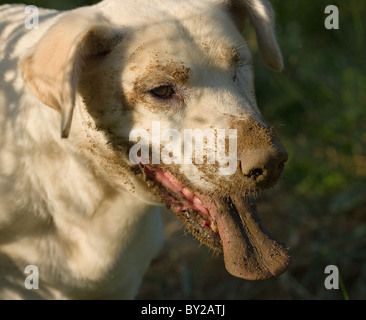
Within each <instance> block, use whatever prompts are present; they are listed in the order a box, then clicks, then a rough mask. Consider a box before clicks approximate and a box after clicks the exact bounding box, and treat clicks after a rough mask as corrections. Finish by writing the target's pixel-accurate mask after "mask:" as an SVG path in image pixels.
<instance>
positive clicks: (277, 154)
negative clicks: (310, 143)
mask: <svg viewBox="0 0 366 320" xmlns="http://www.w3.org/2000/svg"><path fill="white" fill-rule="evenodd" d="M287 159H288V154H287V151H286V149H285V148H284V146H283V145H282V144H281V143H280V142H279V141H274V142H273V143H272V144H271V145H270V146H269V147H267V148H265V149H253V150H243V151H242V152H241V154H240V157H239V161H240V166H241V171H242V173H243V175H244V176H245V177H246V178H248V179H250V180H253V181H255V182H256V183H258V184H260V186H261V187H263V188H266V187H271V186H273V185H274V184H276V182H277V181H278V179H279V178H280V177H281V175H282V172H283V169H284V167H285V163H286V161H287Z"/></svg>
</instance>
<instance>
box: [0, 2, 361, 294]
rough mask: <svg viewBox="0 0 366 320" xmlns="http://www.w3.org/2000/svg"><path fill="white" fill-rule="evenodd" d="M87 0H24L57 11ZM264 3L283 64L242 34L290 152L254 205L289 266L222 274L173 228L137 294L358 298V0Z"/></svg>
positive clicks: (259, 88) (262, 101) (262, 96)
mask: <svg viewBox="0 0 366 320" xmlns="http://www.w3.org/2000/svg"><path fill="white" fill-rule="evenodd" d="M169 1H173V0H169ZM197 1H199V0H197ZM2 2H4V1H2V0H0V3H2ZM13 2H16V1H13ZM95 2H97V1H86V0H63V1H60V0H38V1H37V0H34V1H23V3H28V4H34V5H38V6H41V7H49V8H56V9H68V8H72V7H77V6H81V5H84V4H92V3H95ZM4 3H5V2H4ZM272 3H273V5H274V7H275V11H276V18H277V20H276V29H277V35H278V39H279V44H280V47H281V49H282V53H283V57H284V62H285V69H284V71H283V72H281V73H274V72H272V71H269V70H267V69H266V68H265V67H264V66H263V63H262V62H261V60H260V55H259V53H258V52H257V50H256V43H255V38H254V36H253V31H250V30H251V29H250V28H249V31H247V35H248V36H249V44H250V46H251V47H252V49H253V54H254V62H255V73H256V92H257V99H258V105H259V107H260V109H261V110H262V112H263V115H264V117H265V119H266V120H267V121H268V122H269V123H271V124H272V125H274V126H275V127H276V128H277V130H278V131H279V133H280V135H281V138H282V140H283V142H284V144H285V146H286V148H287V149H288V151H289V154H290V159H289V162H288V165H287V167H286V170H285V174H284V177H283V179H282V181H281V184H280V186H278V187H277V188H276V189H275V190H274V191H273V192H270V193H269V194H268V195H265V196H264V199H263V201H262V204H261V205H260V206H261V210H262V211H264V212H265V213H267V214H268V215H267V217H263V218H264V219H263V220H266V219H267V220H269V224H270V225H271V228H270V229H271V230H273V231H274V234H276V235H281V236H279V237H280V238H281V239H283V240H286V238H287V240H286V241H285V242H286V243H287V245H289V246H290V247H291V249H292V254H293V261H294V263H293V266H292V268H291V269H290V271H288V272H287V273H285V274H284V275H283V276H281V277H280V278H279V279H274V280H270V281H268V282H260V283H259V284H258V283H255V284H253V283H252V282H243V281H242V280H237V279H233V278H230V276H228V275H226V274H225V275H223V274H222V273H220V272H225V271H224V268H223V266H222V265H221V264H220V267H219V268H218V267H217V266H216V267H214V266H213V264H212V257H206V256H207V254H206V255H205V253H204V252H207V251H204V250H203V249H202V248H199V249H198V250H199V251H194V252H195V253H192V251H188V253H187V254H186V255H185V254H184V252H187V250H188V248H187V244H186V241H182V240H181V238H179V236H177V237H178V238H179V239H180V240H179V241H176V240H170V242H169V241H168V244H167V247H166V248H165V252H163V253H162V255H161V256H160V258H159V259H157V261H156V262H155V263H154V264H153V266H152V268H151V270H150V271H149V274H148V276H147V279H146V281H145V283H144V286H143V290H142V293H141V295H140V297H142V298H152V297H154V298H166V299H167V298H203V297H204V298H211V299H217V298H231V299H235V298H256V299H260V298H271V299H273V298H300V299H313V298H314V299H316V298H318V299H319V298H325V299H345V298H347V297H348V296H349V297H350V298H351V299H365V298H366V223H365V222H366V219H365V216H366V182H365V177H366V113H365V108H366V63H365V57H366V50H365V48H366V46H365V39H366V25H365V23H364V21H363V19H364V16H365V14H366V1H364V0H347V1H344V0H314V1H309V0H293V1H283V0H272ZM327 5H336V6H337V7H338V8H339V17H340V29H339V30H327V29H326V28H325V27H324V20H325V18H326V17H327V14H325V13H324V9H325V7H326V6H327ZM266 208H267V209H266ZM271 212H273V214H272V213H271ZM179 232H180V234H181V231H179ZM173 233H174V232H172V231H171V232H170V234H171V235H170V236H169V239H174V237H173V236H172V234H173ZM284 238H285V239H284ZM169 239H168V240H169ZM183 243H184V248H183ZM169 244H170V245H169ZM172 244H174V245H172ZM178 250H180V253H181V254H182V255H181V258H178V256H177V254H176V252H177V251H178ZM194 257H196V258H194ZM205 259H206V260H205ZM190 261H191V262H190ZM205 264H206V268H205V267H204V266H205ZM329 264H336V265H337V266H338V267H339V269H340V273H341V277H342V288H341V290H333V291H329V290H325V289H324V286H323V283H324V278H325V275H324V268H325V266H326V265H329ZM215 265H216V264H215ZM167 268H169V272H167V271H166V270H167ZM215 268H216V269H220V270H222V271H217V272H214V271H213V270H215ZM159 274H161V275H162V276H161V277H160V276H159ZM167 274H170V275H171V277H169V276H166V275H167ZM205 275H207V276H205ZM179 279H180V280H179ZM205 279H206V280H205ZM212 279H215V280H216V286H215V287H213V283H212ZM205 281H206V282H207V283H206V282H205ZM243 283H244V284H243ZM177 287H178V289H177ZM179 288H180V289H181V290H179Z"/></svg>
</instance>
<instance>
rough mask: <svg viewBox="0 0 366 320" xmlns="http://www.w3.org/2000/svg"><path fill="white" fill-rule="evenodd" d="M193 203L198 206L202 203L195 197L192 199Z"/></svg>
mask: <svg viewBox="0 0 366 320" xmlns="http://www.w3.org/2000/svg"><path fill="white" fill-rule="evenodd" d="M193 203H195V204H199V205H201V206H202V205H203V202H202V201H201V200H200V199H199V198H197V197H194V198H193Z"/></svg>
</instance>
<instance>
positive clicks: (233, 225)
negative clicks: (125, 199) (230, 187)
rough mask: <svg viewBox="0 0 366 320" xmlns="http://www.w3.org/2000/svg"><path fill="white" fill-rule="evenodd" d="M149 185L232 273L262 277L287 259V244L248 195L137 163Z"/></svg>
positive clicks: (284, 266)
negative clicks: (210, 190)
mask: <svg viewBox="0 0 366 320" xmlns="http://www.w3.org/2000/svg"><path fill="white" fill-rule="evenodd" d="M140 166H141V169H142V172H143V174H144V176H145V178H146V181H147V182H148V184H149V186H150V187H151V188H152V190H153V191H154V192H155V193H156V194H157V195H158V196H159V197H160V199H161V200H162V201H163V202H165V204H166V207H167V208H170V209H172V210H173V212H174V213H175V214H176V215H177V216H178V217H179V218H180V219H181V220H182V221H183V223H184V224H185V226H186V228H187V229H188V230H189V231H190V232H191V233H192V234H193V235H194V236H195V237H196V238H197V239H198V240H200V241H201V242H202V243H204V244H206V245H207V246H208V247H210V248H212V249H213V250H214V251H215V252H216V253H219V254H223V255H224V261H225V266H226V269H227V270H228V272H230V273H231V274H232V275H234V276H236V277H239V278H243V279H248V280H261V279H267V278H270V277H274V276H278V275H280V274H281V273H283V272H284V271H285V270H286V269H287V268H288V266H289V264H290V256H289V254H288V249H287V248H286V247H285V245H284V244H282V243H280V242H278V241H276V240H275V239H274V238H273V237H272V236H271V235H270V233H269V232H268V231H267V230H266V229H265V228H264V227H263V225H262V223H261V222H260V219H259V218H258V216H257V214H256V204H255V202H254V199H253V198H252V197H249V196H237V195H233V196H228V197H222V196H221V197H220V196H209V197H208V196H206V195H204V194H201V193H197V192H195V193H194V192H192V191H191V190H190V189H188V188H187V187H185V186H184V185H183V184H182V183H180V182H179V181H178V180H177V179H176V178H175V177H174V176H173V175H172V174H171V173H170V172H169V171H163V170H162V169H160V168H159V167H156V166H153V165H149V164H140Z"/></svg>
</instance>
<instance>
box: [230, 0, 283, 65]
mask: <svg viewBox="0 0 366 320" xmlns="http://www.w3.org/2000/svg"><path fill="white" fill-rule="evenodd" d="M231 10H232V13H233V14H234V16H235V20H236V22H237V23H238V24H239V27H240V28H244V23H245V21H246V19H247V18H249V20H250V22H251V24H252V25H253V26H254V29H255V32H256V35H257V42H258V47H259V51H260V53H261V56H262V59H263V61H264V63H265V64H266V65H267V67H269V68H270V69H272V70H275V71H281V70H282V69H283V61H282V55H281V50H280V48H279V47H278V44H277V40H276V36H275V32H274V29H275V23H274V11H273V8H272V5H271V4H270V3H269V1H268V0H231Z"/></svg>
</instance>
